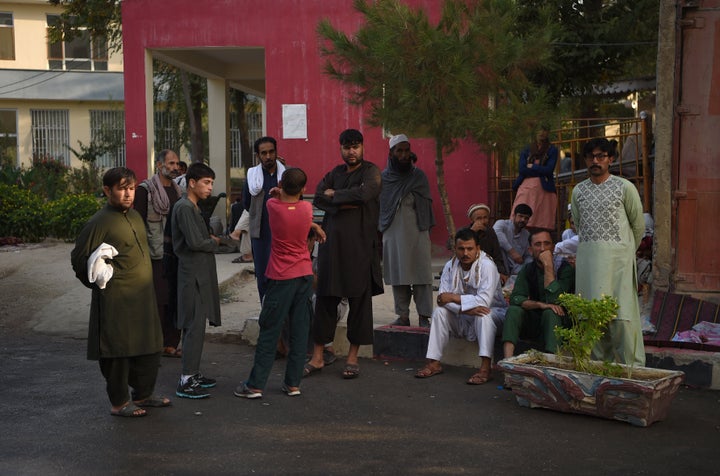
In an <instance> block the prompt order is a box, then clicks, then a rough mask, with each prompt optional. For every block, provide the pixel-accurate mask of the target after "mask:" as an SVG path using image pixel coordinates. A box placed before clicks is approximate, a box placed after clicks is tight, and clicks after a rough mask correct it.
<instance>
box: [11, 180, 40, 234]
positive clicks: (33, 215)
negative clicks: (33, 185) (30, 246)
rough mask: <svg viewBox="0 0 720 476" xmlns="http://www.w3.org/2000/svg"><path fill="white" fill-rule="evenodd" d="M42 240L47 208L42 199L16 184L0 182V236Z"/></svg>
mask: <svg viewBox="0 0 720 476" xmlns="http://www.w3.org/2000/svg"><path fill="white" fill-rule="evenodd" d="M6 236H13V237H16V238H20V239H21V240H22V241H29V242H37V241H42V240H43V239H45V237H46V236H47V208H46V207H45V203H44V201H43V199H42V198H41V197H40V196H39V195H37V194H35V193H33V192H31V191H30V190H24V189H21V188H20V187H18V186H16V185H5V184H0V237H6Z"/></svg>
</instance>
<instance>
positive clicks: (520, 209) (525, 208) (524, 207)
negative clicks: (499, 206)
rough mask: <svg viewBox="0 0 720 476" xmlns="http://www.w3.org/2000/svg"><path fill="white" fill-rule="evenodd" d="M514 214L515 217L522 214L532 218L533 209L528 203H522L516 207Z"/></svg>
mask: <svg viewBox="0 0 720 476" xmlns="http://www.w3.org/2000/svg"><path fill="white" fill-rule="evenodd" d="M513 213H515V215H517V214H518V213H520V214H521V215H527V216H529V217H531V216H532V208H530V205H528V204H527V203H521V204H519V205H518V206H516V207H515V210H514V212H513Z"/></svg>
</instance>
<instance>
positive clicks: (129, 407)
mask: <svg viewBox="0 0 720 476" xmlns="http://www.w3.org/2000/svg"><path fill="white" fill-rule="evenodd" d="M110 414H111V415H112V416H121V417H131V418H138V417H144V416H145V415H147V412H146V411H145V410H143V409H142V408H140V407H138V406H137V405H135V404H134V403H133V402H127V403H126V404H125V405H123V407H122V408H121V409H120V410H112V409H111V410H110Z"/></svg>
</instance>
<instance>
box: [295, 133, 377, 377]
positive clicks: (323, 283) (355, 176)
mask: <svg viewBox="0 0 720 476" xmlns="http://www.w3.org/2000/svg"><path fill="white" fill-rule="evenodd" d="M340 146H341V154H342V158H343V161H344V162H345V164H343V165H339V166H337V167H335V168H334V169H332V170H331V171H330V172H328V173H327V174H326V175H325V177H323V179H322V180H321V181H320V183H319V184H318V186H317V190H316V191H315V200H314V205H315V206H316V207H317V208H320V209H322V210H324V211H325V217H324V218H323V225H322V227H323V230H325V233H326V235H327V239H326V241H325V243H323V244H322V245H320V248H319V252H318V282H317V292H316V295H317V301H316V304H315V318H314V319H313V339H314V342H315V345H314V348H313V356H312V358H311V360H310V361H309V362H308V363H307V364H305V371H304V375H305V376H308V375H310V374H312V373H313V372H315V371H317V370H319V369H321V368H322V367H323V365H324V363H323V348H324V344H325V343H327V342H332V341H333V339H334V338H335V327H336V325H337V306H338V304H339V303H340V300H341V299H342V298H343V297H347V298H348V301H349V304H350V312H349V314H348V318H347V337H348V340H349V341H350V350H349V351H348V357H347V362H346V365H345V369H344V370H343V377H344V378H348V379H350V378H355V377H357V376H358V375H360V368H359V367H358V351H359V349H360V346H361V345H369V344H372V342H373V312H372V296H375V295H377V294H381V293H382V292H383V284H382V277H381V275H380V255H379V250H378V237H377V226H378V214H379V208H380V207H379V200H378V199H379V196H380V188H381V178H380V169H378V167H377V166H376V165H374V164H372V163H370V162H365V161H364V160H363V136H362V134H361V133H360V131H357V130H355V129H348V130H345V131H343V132H342V133H341V134H340Z"/></svg>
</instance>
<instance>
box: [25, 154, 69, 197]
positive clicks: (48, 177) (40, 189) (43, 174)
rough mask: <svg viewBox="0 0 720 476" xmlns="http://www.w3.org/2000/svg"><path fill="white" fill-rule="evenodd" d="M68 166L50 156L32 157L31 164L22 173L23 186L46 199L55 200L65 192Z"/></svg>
mask: <svg viewBox="0 0 720 476" xmlns="http://www.w3.org/2000/svg"><path fill="white" fill-rule="evenodd" d="M69 170H70V167H68V166H67V165H65V164H64V163H63V162H61V161H59V160H55V159H53V158H52V157H33V161H32V166H31V167H30V168H29V169H28V171H27V172H25V174H24V175H23V183H24V185H25V188H27V189H28V190H32V191H33V192H35V193H36V194H38V195H40V196H41V197H44V198H45V199H46V200H55V199H56V198H59V197H62V196H63V195H65V193H66V192H67V186H68V185H67V175H68V171H69Z"/></svg>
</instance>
